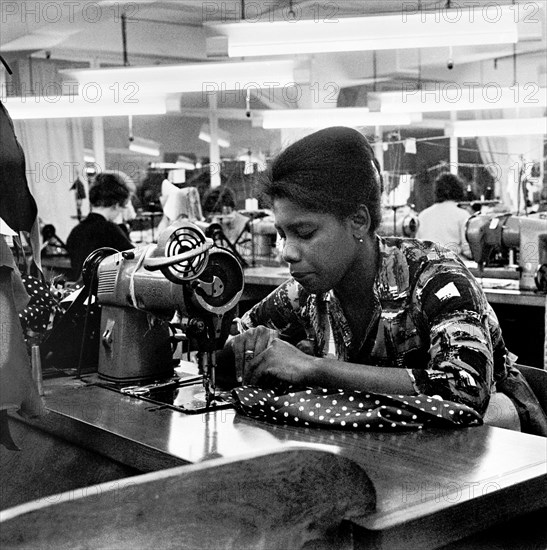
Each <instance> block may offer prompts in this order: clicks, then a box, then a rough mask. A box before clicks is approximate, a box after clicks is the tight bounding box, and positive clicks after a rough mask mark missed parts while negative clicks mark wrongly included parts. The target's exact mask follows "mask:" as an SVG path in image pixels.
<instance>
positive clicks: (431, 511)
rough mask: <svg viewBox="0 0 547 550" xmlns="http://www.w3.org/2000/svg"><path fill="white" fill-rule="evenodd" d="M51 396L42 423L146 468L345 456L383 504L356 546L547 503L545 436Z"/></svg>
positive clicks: (69, 392) (383, 544)
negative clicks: (397, 429)
mask: <svg viewBox="0 0 547 550" xmlns="http://www.w3.org/2000/svg"><path fill="white" fill-rule="evenodd" d="M45 398H46V403H47V407H48V409H49V411H50V412H49V414H48V415H47V416H46V417H45V418H44V419H42V420H40V421H34V422H32V424H31V426H32V428H33V429H37V430H42V431H44V432H47V433H48V434H50V435H51V436H54V437H57V438H62V439H63V440H65V441H68V442H70V443H72V444H74V445H77V446H81V447H82V448H84V449H86V450H87V451H91V452H94V453H96V454H99V455H101V456H102V457H104V458H106V459H108V460H111V461H112V462H113V463H116V464H118V465H122V466H123V467H125V468H128V469H131V470H136V471H140V472H150V471H155V470H159V469H163V468H168V467H173V466H179V465H182V464H192V463H199V462H203V461H208V460H211V459H214V458H221V457H224V458H229V457H236V456H244V455H245V454H246V453H251V452H253V453H256V452H262V451H275V450H279V449H280V448H283V447H284V446H291V445H294V444H305V445H310V446H312V447H316V448H317V446H320V447H321V448H326V449H332V450H333V451H336V452H337V453H341V454H342V455H343V456H344V457H347V458H349V459H351V460H353V461H355V463H357V464H358V465H360V466H361V467H362V468H363V469H364V471H365V472H366V474H367V475H368V476H369V478H370V480H371V481H372V483H373V485H374V487H375V490H376V499H377V502H376V511H375V512H374V513H372V514H371V515H368V516H367V517H364V518H362V519H359V520H358V521H357V520H356V521H354V530H355V543H356V547H363V548H386V549H390V550H394V549H396V548H413V549H414V548H420V550H425V549H427V548H438V547H440V546H442V545H444V544H447V543H450V542H451V541H454V540H456V539H459V538H463V537H465V536H467V535H471V534H473V533H475V532H477V531H481V530H484V529H487V528H488V527H490V526H491V525H493V524H495V523H498V522H500V521H509V520H511V519H513V518H516V517H517V516H520V515H522V514H526V513H530V512H534V511H536V510H538V509H541V508H546V507H547V492H546V491H545V484H546V482H547V466H546V454H545V453H546V440H545V439H544V438H541V437H538V436H530V435H525V434H521V433H518V432H512V431H508V430H504V429H500V428H491V427H487V426H481V427H474V428H465V429H460V430H453V431H449V430H447V431H444V430H438V429H435V430H422V431H412V432H406V433H397V434H391V433H381V432H377V433H374V432H373V433H368V432H367V433H350V432H344V431H337V430H326V429H309V428H307V429H303V428H296V427H291V426H276V425H270V424H267V423H262V422H258V421H255V420H252V419H249V418H246V417H243V416H241V415H239V414H237V413H236V412H235V411H234V410H232V409H224V410H217V411H213V412H207V413H203V414H193V415H187V414H184V413H181V412H179V411H174V410H172V409H169V408H162V407H157V406H154V405H153V404H151V403H150V402H147V401H144V400H141V399H139V398H136V397H131V396H126V395H122V394H120V393H118V392H114V391H112V390H109V389H105V388H103V387H99V386H96V385H88V384H87V383H86V381H85V380H84V381H80V380H75V379H72V378H63V379H59V380H55V379H54V380H50V381H48V382H47V384H46V395H45ZM82 490H83V489H82ZM44 496H46V495H44Z"/></svg>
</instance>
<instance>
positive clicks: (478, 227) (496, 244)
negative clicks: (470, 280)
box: [466, 212, 547, 291]
mask: <svg viewBox="0 0 547 550" xmlns="http://www.w3.org/2000/svg"><path fill="white" fill-rule="evenodd" d="M546 235H547V213H545V212H541V213H537V214H530V215H528V216H517V215H514V214H510V213H503V214H499V213H489V214H480V213H478V214H475V215H474V216H471V218H469V220H468V222H467V227H466V238H467V241H468V242H469V246H470V248H471V253H472V255H473V259H474V260H475V261H476V262H477V264H478V267H479V271H482V270H483V269H484V268H485V267H489V268H494V269H495V268H499V269H500V270H501V269H503V270H507V269H508V268H509V269H510V268H515V269H516V270H517V271H518V273H519V288H520V290H537V289H539V290H542V291H547V275H546V272H547V238H546Z"/></svg>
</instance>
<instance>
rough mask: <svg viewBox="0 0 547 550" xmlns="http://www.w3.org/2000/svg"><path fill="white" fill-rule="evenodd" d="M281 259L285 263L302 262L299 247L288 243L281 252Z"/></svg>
mask: <svg viewBox="0 0 547 550" xmlns="http://www.w3.org/2000/svg"><path fill="white" fill-rule="evenodd" d="M281 257H282V258H283V260H284V261H285V262H287V263H289V264H294V263H296V262H298V261H299V260H300V251H299V249H298V247H297V246H295V245H294V244H292V243H290V242H289V241H286V242H285V245H284V246H283V250H282V252H281Z"/></svg>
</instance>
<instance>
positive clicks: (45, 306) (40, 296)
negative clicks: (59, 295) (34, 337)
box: [19, 275, 59, 333]
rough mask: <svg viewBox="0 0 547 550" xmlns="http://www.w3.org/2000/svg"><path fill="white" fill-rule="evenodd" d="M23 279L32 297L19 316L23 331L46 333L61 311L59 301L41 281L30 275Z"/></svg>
mask: <svg viewBox="0 0 547 550" xmlns="http://www.w3.org/2000/svg"><path fill="white" fill-rule="evenodd" d="M22 279H23V283H24V285H25V288H26V291H27V293H28V295H29V297H30V301H29V303H28V305H27V307H26V308H25V309H24V310H23V311H22V312H21V313H20V314H19V319H20V320H21V325H22V327H23V330H24V331H32V332H37V333H41V332H45V331H46V330H48V329H49V328H51V323H52V322H53V318H54V315H55V313H56V312H57V311H58V310H59V305H58V303H57V300H55V298H54V297H53V295H52V294H51V292H50V290H49V288H48V287H47V286H46V285H45V284H44V283H43V282H42V281H40V280H39V279H36V278H35V277H31V276H29V275H23V277H22Z"/></svg>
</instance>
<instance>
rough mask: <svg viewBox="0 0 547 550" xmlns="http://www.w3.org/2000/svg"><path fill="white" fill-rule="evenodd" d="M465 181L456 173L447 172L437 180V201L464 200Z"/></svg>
mask: <svg viewBox="0 0 547 550" xmlns="http://www.w3.org/2000/svg"><path fill="white" fill-rule="evenodd" d="M463 199H464V190H463V181H462V180H461V179H460V178H459V177H458V176H456V175H455V174H450V173H448V172H446V173H445V174H441V175H440V176H438V177H437V179H436V180H435V202H444V201H456V202H459V201H463Z"/></svg>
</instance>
